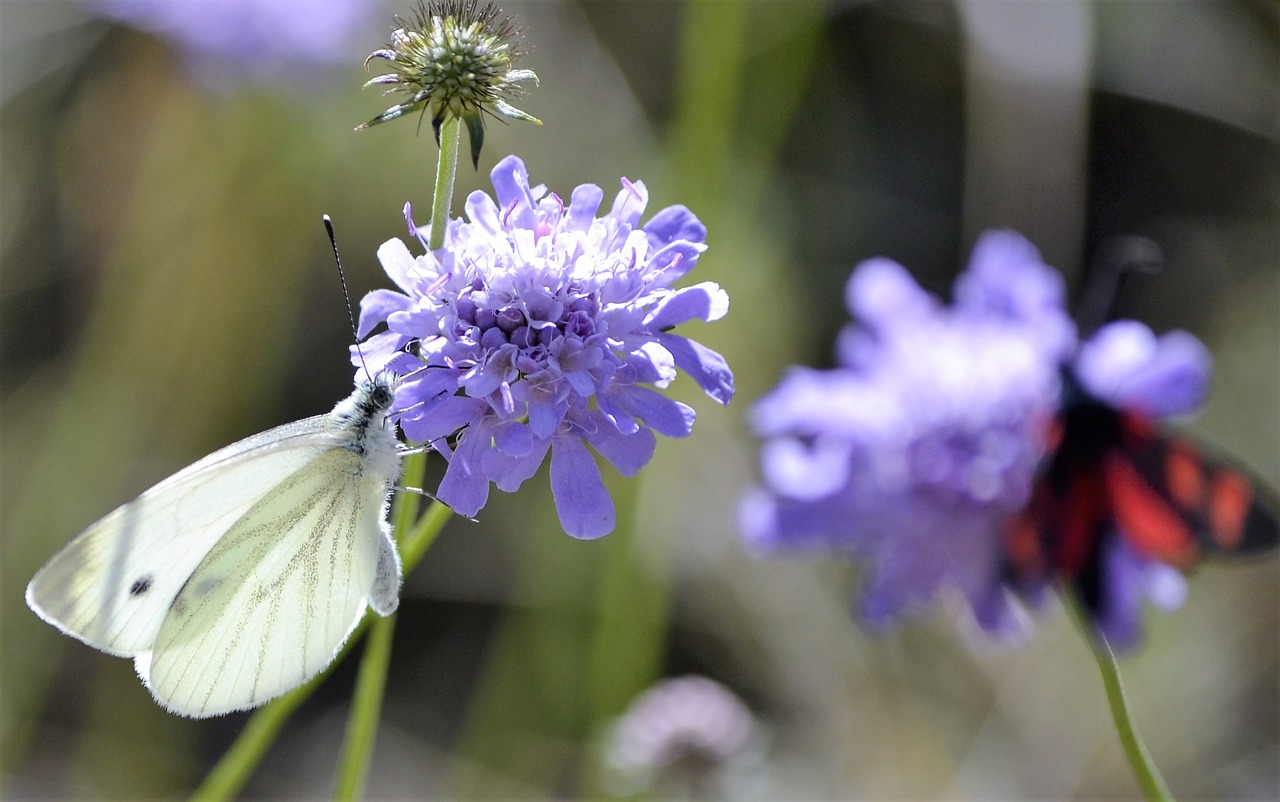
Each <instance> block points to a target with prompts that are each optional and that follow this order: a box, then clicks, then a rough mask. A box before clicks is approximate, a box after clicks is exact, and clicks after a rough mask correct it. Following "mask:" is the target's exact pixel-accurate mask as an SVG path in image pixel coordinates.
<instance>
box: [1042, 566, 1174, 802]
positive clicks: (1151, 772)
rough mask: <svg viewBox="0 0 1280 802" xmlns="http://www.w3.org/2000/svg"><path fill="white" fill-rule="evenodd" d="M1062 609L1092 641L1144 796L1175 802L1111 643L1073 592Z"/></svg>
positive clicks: (1118, 729)
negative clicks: (1135, 718) (1149, 746)
mask: <svg viewBox="0 0 1280 802" xmlns="http://www.w3.org/2000/svg"><path fill="white" fill-rule="evenodd" d="M1061 596H1062V599H1063V606H1065V607H1066V608H1067V610H1068V611H1069V612H1070V614H1071V617H1072V619H1074V620H1075V622H1076V626H1077V627H1078V628H1079V629H1080V631H1081V633H1083V635H1084V639H1085V640H1086V641H1088V642H1089V644H1090V646H1091V647H1092V650H1093V656H1094V658H1095V659H1097V661H1098V670H1099V671H1101V672H1102V684H1103V685H1104V686H1105V687H1106V690H1107V704H1109V705H1110V706H1111V718H1112V719H1113V720H1114V721H1115V724H1116V732H1117V733H1119V735H1120V744H1121V745H1122V746H1123V747H1124V754H1125V757H1127V758H1128V759H1129V765H1130V766H1132V767H1133V774H1134V776H1135V777H1136V778H1137V780H1138V785H1140V786H1141V787H1142V793H1143V795H1144V796H1145V797H1146V798H1147V799H1148V800H1151V802H1173V794H1172V793H1170V792H1169V786H1167V785H1165V782H1164V777H1162V776H1160V769H1159V768H1157V767H1156V763H1155V761H1154V760H1153V759H1152V758H1151V753H1150V752H1148V751H1147V747H1146V744H1144V743H1143V742H1142V736H1141V735H1139V734H1138V728H1137V726H1136V725H1135V724H1134V721H1133V711H1131V710H1130V709H1129V698H1128V696H1127V695H1126V694H1125V692H1124V683H1123V682H1122V681H1121V679H1120V666H1119V664H1118V663H1116V656H1115V653H1114V652H1112V651H1111V644H1109V643H1107V640H1106V638H1104V637H1103V636H1102V633H1100V632H1098V631H1096V629H1095V628H1094V627H1093V626H1092V625H1091V624H1090V623H1089V622H1088V619H1087V617H1086V616H1085V615H1084V612H1083V611H1082V610H1081V609H1080V602H1079V600H1078V599H1076V597H1075V595H1074V594H1073V593H1071V592H1070V591H1063V592H1062V594H1061Z"/></svg>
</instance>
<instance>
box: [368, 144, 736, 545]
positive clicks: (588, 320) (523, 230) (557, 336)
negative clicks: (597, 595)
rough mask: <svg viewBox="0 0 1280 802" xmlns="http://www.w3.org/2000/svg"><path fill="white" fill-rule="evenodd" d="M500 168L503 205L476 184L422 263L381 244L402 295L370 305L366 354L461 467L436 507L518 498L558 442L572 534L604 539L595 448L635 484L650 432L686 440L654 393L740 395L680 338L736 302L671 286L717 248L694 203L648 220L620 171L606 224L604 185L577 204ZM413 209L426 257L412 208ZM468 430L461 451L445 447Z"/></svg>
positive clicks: (686, 416) (605, 499)
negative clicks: (686, 388) (692, 323)
mask: <svg viewBox="0 0 1280 802" xmlns="http://www.w3.org/2000/svg"><path fill="white" fill-rule="evenodd" d="M491 176H492V180H493V186H494V190H495V197H496V202H495V199H494V198H490V197H489V196H488V195H486V194H485V193H483V192H479V191H477V192H473V193H472V194H471V196H470V197H468V198H467V203H466V212H467V221H463V220H461V219H458V220H453V221H450V223H449V225H448V230H447V231H446V233H445V237H444V247H443V248H441V249H439V250H437V251H435V252H430V251H429V252H427V253H426V254H424V255H422V256H417V257H415V256H413V255H412V254H411V253H410V252H409V249H408V247H407V246H406V245H405V244H404V243H403V242H402V241H400V240H398V239H393V240H389V241H388V242H386V243H384V244H383V245H382V247H381V248H380V249H379V250H378V258H379V260H380V261H381V262H382V266H383V268H384V269H385V270H386V271H387V275H389V276H390V277H391V279H392V280H393V281H394V282H395V283H396V285H397V286H398V287H399V288H400V289H401V291H402V292H395V291H392V290H376V291H374V292H372V293H370V294H369V295H367V296H365V298H364V300H363V301H362V302H361V304H360V306H361V311H360V326H359V334H360V336H361V337H364V336H367V335H368V334H369V333H370V332H371V331H372V330H373V329H374V328H375V327H376V326H377V325H378V324H380V323H384V322H385V323H386V324H387V331H385V332H382V333H380V334H376V335H374V336H372V337H370V338H369V340H368V341H367V343H366V344H365V345H364V347H363V353H364V359H365V360H366V361H367V363H368V365H369V369H370V370H377V369H379V368H382V367H384V366H385V367H387V368H389V369H391V370H393V371H395V372H396V373H397V374H399V375H401V376H403V377H404V381H403V382H402V383H401V384H400V386H399V388H398V389H397V391H396V407H395V409H394V410H393V413H394V414H395V415H396V417H397V418H398V419H399V421H400V425H401V427H402V428H403V429H404V431H405V433H406V434H407V435H408V436H409V437H410V438H412V439H414V440H418V441H431V442H433V443H436V444H437V446H438V447H439V448H440V450H441V451H442V452H443V453H444V454H445V456H446V457H447V458H448V459H449V467H448V470H447V471H446V473H445V476H444V480H443V481H442V482H441V484H440V488H439V493H438V495H439V497H440V499H441V500H442V501H444V502H445V503H446V504H448V505H449V506H451V507H453V509H455V510H457V511H458V512H460V513H462V514H463V515H474V514H475V513H476V512H477V511H479V510H480V508H481V507H483V506H484V504H485V502H486V500H487V499H488V494H489V483H490V482H492V483H494V484H495V485H497V486H498V488H499V489H501V490H505V491H507V492H512V491H515V490H516V489H517V488H519V486H520V484H521V483H522V482H523V481H524V480H525V479H528V478H529V477H530V476H532V475H533V474H534V472H535V471H537V469H538V466H539V465H541V463H542V461H543V459H544V458H545V457H546V455H547V452H548V450H549V451H550V452H551V489H552V493H553V494H554V496H555V502H556V509H557V511H558V512H559V515H560V521H561V524H562V525H563V526H564V529H565V531H566V532H568V533H569V534H570V535H572V536H574V537H579V538H592V537H599V536H600V535H604V534H607V533H608V532H610V531H612V530H613V527H614V510H613V502H612V500H611V499H610V498H609V495H608V493H607V491H606V490H605V487H604V484H603V482H602V480H601V477H600V471H599V468H598V467H597V466H596V462H595V459H594V457H593V456H592V455H591V453H590V452H589V451H588V450H587V448H586V445H590V446H591V447H592V448H593V449H595V451H596V452H597V453H599V454H600V455H601V456H603V457H604V458H605V459H607V460H608V461H609V462H611V463H612V464H613V465H614V467H616V468H617V469H618V470H619V471H620V472H621V473H622V474H624V475H626V476H631V475H633V474H635V473H636V472H637V471H639V470H640V468H642V467H643V466H644V465H645V464H646V463H648V461H649V459H650V458H651V457H652V455H653V449H654V445H655V437H654V432H658V433H660V434H664V435H667V436H668V437H685V436H687V435H688V434H689V433H690V431H691V428H692V426H693V420H694V411H693V409H692V408H690V407H689V406H687V405H685V404H682V403H680V402H678V401H673V400H670V399H668V398H666V397H664V396H663V395H662V394H661V393H659V392H657V391H656V390H654V389H652V388H659V389H661V388H665V387H666V386H667V385H668V384H670V383H671V381H672V380H673V379H674V378H675V377H676V372H677V369H680V370H683V371H684V372H686V373H688V374H689V376H690V377H692V378H693V380H694V381H696V382H697V383H698V385H699V386H700V387H702V389H703V390H704V391H706V393H707V394H708V395H710V396H711V397H712V398H714V399H715V400H717V401H719V402H720V403H722V404H727V403H728V402H729V399H730V398H731V397H732V395H733V374H732V373H731V372H730V370H729V367H728V365H727V364H726V363H725V361H724V359H723V358H722V357H721V356H720V355H719V354H717V353H715V352H714V351H711V350H709V349H707V348H705V347H703V346H702V345H699V344H698V343H696V342H694V341H692V340H689V339H686V338H685V337H681V336H679V335H676V334H672V333H670V329H671V328H672V327H674V326H676V325H678V324H680V323H684V322H686V321H688V320H692V319H698V320H708V321H710V320H717V319H719V318H720V317H723V316H724V314H725V313H726V312H727V311H728V308H729V297H728V295H727V294H726V293H725V292H724V290H722V289H720V287H718V286H717V285H715V284H713V283H710V282H703V283H701V284H695V285H692V286H689V287H685V288H683V289H672V288H671V285H672V284H673V283H674V282H676V281H677V280H679V279H680V278H681V277H683V276H684V275H685V274H686V273H688V272H689V271H690V270H692V269H693V267H694V265H696V264H697V261H698V257H699V256H700V255H701V254H702V252H703V250H705V249H706V246H705V245H704V244H703V240H704V239H705V238H706V229H705V227H704V226H703V225H702V223H700V222H699V221H698V219H697V218H696V217H694V215H693V213H692V212H690V211H689V210H688V209H686V208H685V207H683V206H671V207H668V208H666V209H663V210H662V211H660V212H658V213H657V214H656V215H654V216H653V217H652V218H650V219H649V221H648V222H647V223H645V224H644V225H643V226H641V225H639V221H640V216H641V214H642V213H643V212H644V209H645V206H646V204H647V203H648V192H647V191H646V189H645V187H644V184H643V183H641V182H638V181H637V182H634V183H633V182H630V181H627V180H625V179H623V182H622V183H623V188H622V191H621V192H620V193H618V196H617V198H616V199H615V200H614V203H613V206H612V208H611V209H610V210H609V211H608V212H607V213H606V214H605V215H604V216H603V217H599V218H597V217H596V212H597V210H598V208H599V206H600V202H601V200H602V198H603V196H604V193H603V192H602V191H601V190H600V188H599V187H596V186H593V185H590V184H584V185H582V186H580V187H578V188H577V189H575V190H574V191H573V194H572V195H571V197H570V202H569V204H567V205H566V204H565V203H564V201H563V200H561V199H560V198H559V197H558V196H557V195H555V194H553V193H552V194H549V193H547V191H546V188H545V187H543V186H538V187H534V188H532V189H531V188H530V187H529V177H528V173H527V172H526V170H525V166H524V163H523V162H521V161H520V159H518V158H516V157H514V156H509V157H507V158H506V159H504V160H502V161H501V162H500V163H499V164H498V165H497V166H496V167H494V169H493V172H492V174H491ZM405 214H406V220H407V221H408V223H409V228H410V233H411V235H417V236H418V238H419V240H420V241H421V242H422V243H423V245H424V247H425V245H426V239H425V237H423V236H421V235H420V234H417V228H416V226H414V224H413V222H412V219H411V218H410V217H409V209H408V207H407V206H406V208H405ZM357 356H358V355H356V354H354V353H353V360H354V363H355V364H357V365H359V364H360V362H359V360H358V358H357ZM463 427H465V428H463ZM459 428H462V431H461V432H460V433H459V434H458V437H457V440H456V442H455V444H454V446H453V449H452V450H450V448H449V447H448V446H447V445H446V444H445V443H444V442H443V438H445V437H448V436H450V435H452V434H453V433H454V432H455V431H457V430H459Z"/></svg>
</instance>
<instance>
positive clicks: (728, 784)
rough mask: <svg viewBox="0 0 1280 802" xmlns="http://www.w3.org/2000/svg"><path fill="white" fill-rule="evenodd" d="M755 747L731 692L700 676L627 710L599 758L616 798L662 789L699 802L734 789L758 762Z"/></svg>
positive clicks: (751, 727) (650, 694)
mask: <svg viewBox="0 0 1280 802" xmlns="http://www.w3.org/2000/svg"><path fill="white" fill-rule="evenodd" d="M762 740H763V738H762V736H761V733H760V728H759V726H758V725H757V723H756V720H755V717H754V716H752V715H751V711H750V710H748V709H747V707H746V705H744V704H743V703H742V701H741V700H739V699H738V697H737V696H735V695H734V694H733V692H732V691H730V690H729V689H728V688H725V687H724V686H723V685H721V684H720V683H718V682H714V681H712V680H709V679H707V678H706V677H698V676H688V677H678V678H676V679H668V680H664V681H662V682H660V683H658V684H657V685H655V686H653V687H652V688H650V689H649V690H647V691H645V692H644V693H642V694H641V695H640V696H638V697H637V698H636V699H635V701H633V702H632V703H631V706H630V707H628V708H627V710H626V712H625V713H624V714H623V715H622V716H621V717H620V718H619V719H618V720H617V722H616V723H615V724H614V725H613V727H612V728H611V729H610V731H609V735H608V737H607V740H606V742H605V750H604V759H605V765H606V766H607V768H608V769H609V773H610V779H611V781H612V784H613V785H615V786H617V787H616V789H615V791H616V793H617V794H618V795H625V796H633V795H637V794H644V793H646V792H647V793H654V792H656V791H661V790H670V791H672V792H675V793H676V795H677V796H679V797H684V798H699V797H700V796H704V795H709V792H711V791H712V790H719V791H727V790H729V789H730V788H732V787H734V786H735V785H739V786H740V783H735V780H741V779H742V777H735V776H733V775H734V774H739V775H743V774H746V773H748V772H750V771H751V769H752V768H753V764H756V763H758V762H759V761H760V757H761V751H762ZM716 786H718V788H716ZM730 798H733V797H730Z"/></svg>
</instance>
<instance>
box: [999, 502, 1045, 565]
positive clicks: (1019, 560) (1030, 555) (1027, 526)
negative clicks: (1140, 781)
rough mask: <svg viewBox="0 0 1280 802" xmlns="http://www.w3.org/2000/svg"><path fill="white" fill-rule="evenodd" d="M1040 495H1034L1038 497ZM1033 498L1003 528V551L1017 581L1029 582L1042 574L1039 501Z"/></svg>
mask: <svg viewBox="0 0 1280 802" xmlns="http://www.w3.org/2000/svg"><path fill="white" fill-rule="evenodd" d="M1039 495H1040V494H1038V493H1037V494H1036V496H1037V497H1038V496H1039ZM1037 497H1033V498H1032V500H1031V501H1030V502H1029V503H1028V505H1027V508H1026V509H1025V510H1023V511H1022V512H1021V513H1020V514H1018V515H1016V516H1014V517H1013V518H1012V519H1011V520H1010V521H1009V524H1008V526H1007V527H1006V528H1005V536H1004V549H1005V556H1006V557H1007V558H1008V560H1009V564H1010V565H1011V566H1012V567H1013V570H1014V572H1015V573H1016V574H1017V576H1018V578H1019V579H1022V580H1029V579H1034V578H1036V577H1039V576H1041V575H1043V574H1044V571H1045V568H1046V565H1045V558H1044V549H1043V548H1042V547H1041V544H1040V524H1039V518H1040V515H1039V513H1041V512H1043V510H1042V505H1041V503H1040V499H1039V498H1037Z"/></svg>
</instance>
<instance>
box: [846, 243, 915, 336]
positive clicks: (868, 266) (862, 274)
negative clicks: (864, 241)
mask: <svg viewBox="0 0 1280 802" xmlns="http://www.w3.org/2000/svg"><path fill="white" fill-rule="evenodd" d="M845 305H846V306H848V307H849V311H850V312H852V313H853V315H854V317H856V318H857V319H858V320H860V321H862V322H863V323H864V324H866V325H868V326H873V327H879V326H889V325H893V324H895V323H897V322H899V321H901V320H903V319H911V318H917V317H923V316H926V315H930V314H933V313H934V312H935V310H936V309H937V306H938V304H937V302H936V301H935V300H934V299H933V298H931V297H930V296H929V294H928V293H926V292H925V291H924V290H922V289H920V285H919V284H916V282H915V279H913V278H912V277H911V274H910V273H908V272H907V269H906V268H905V267H903V266H902V265H900V264H898V263H897V262H894V261H892V260H890V259H869V260H867V261H865V262H863V263H862V264H860V265H858V267H857V269H856V270H854V271H853V275H851V276H850V277H849V283H848V285H847V286H846V289H845Z"/></svg>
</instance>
